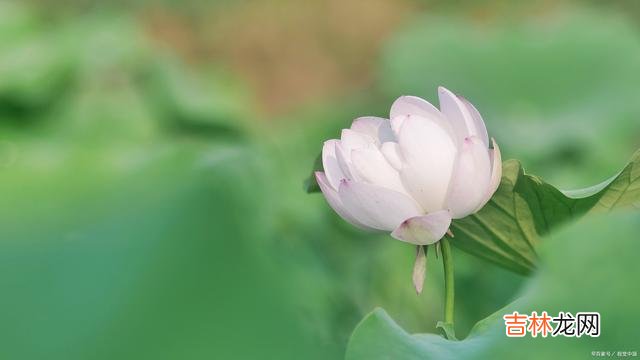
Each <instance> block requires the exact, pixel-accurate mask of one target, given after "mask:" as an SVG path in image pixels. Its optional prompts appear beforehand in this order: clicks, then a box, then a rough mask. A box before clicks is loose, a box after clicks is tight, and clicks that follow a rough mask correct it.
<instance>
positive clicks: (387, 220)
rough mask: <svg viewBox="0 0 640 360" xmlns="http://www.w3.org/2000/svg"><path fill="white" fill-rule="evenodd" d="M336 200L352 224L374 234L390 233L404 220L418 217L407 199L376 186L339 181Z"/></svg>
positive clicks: (415, 205)
mask: <svg viewBox="0 0 640 360" xmlns="http://www.w3.org/2000/svg"><path fill="white" fill-rule="evenodd" d="M338 196H339V197H340V200H341V201H342V204H344V208H345V209H346V210H347V211H348V213H349V214H351V215H352V216H353V217H354V218H355V219H356V220H358V221H359V222H360V223H362V224H364V225H366V226H368V227H371V228H374V229H378V230H386V231H392V230H393V229H395V228H396V227H398V225H400V223H401V222H403V221H404V220H406V219H408V218H411V217H414V216H418V215H421V214H422V209H420V206H419V205H418V204H416V202H415V201H414V200H413V199H411V198H410V197H408V196H407V195H404V194H402V193H399V192H397V191H394V190H389V189H385V188H383V187H380V186H376V185H371V184H365V183H362V182H356V181H349V180H343V181H342V182H341V183H340V188H339V190H338Z"/></svg>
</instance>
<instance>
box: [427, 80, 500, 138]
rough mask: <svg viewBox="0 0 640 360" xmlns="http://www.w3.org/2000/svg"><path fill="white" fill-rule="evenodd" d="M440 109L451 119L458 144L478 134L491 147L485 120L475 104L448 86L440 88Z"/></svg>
mask: <svg viewBox="0 0 640 360" xmlns="http://www.w3.org/2000/svg"><path fill="white" fill-rule="evenodd" d="M438 97H439V99H440V110H441V111H442V113H443V114H444V115H445V116H446V117H447V119H449V121H450V122H451V124H452V125H453V130H454V132H455V133H456V136H457V140H458V144H462V141H463V140H464V139H465V138H467V137H470V136H477V137H478V138H479V139H480V140H482V142H484V144H485V147H489V136H488V135H487V128H486V126H485V125H484V121H483V120H482V117H481V116H480V113H478V110H476V108H475V107H473V105H471V103H470V102H468V101H467V100H466V99H464V98H462V97H460V96H457V95H455V94H454V93H452V92H451V91H449V90H447V89H446V88H444V87H442V86H440V87H439V88H438Z"/></svg>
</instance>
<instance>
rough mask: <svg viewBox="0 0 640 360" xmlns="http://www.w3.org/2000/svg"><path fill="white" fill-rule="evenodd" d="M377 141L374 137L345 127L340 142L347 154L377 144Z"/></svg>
mask: <svg viewBox="0 0 640 360" xmlns="http://www.w3.org/2000/svg"><path fill="white" fill-rule="evenodd" d="M375 141H376V140H375V139H374V138H373V137H371V136H369V135H367V134H363V133H361V132H357V131H354V130H351V129H343V130H342V133H341V134H340V144H341V145H342V148H343V149H344V150H345V152H346V153H347V154H350V153H351V150H354V149H362V148H366V147H369V146H375Z"/></svg>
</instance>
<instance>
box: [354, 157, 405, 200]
mask: <svg viewBox="0 0 640 360" xmlns="http://www.w3.org/2000/svg"><path fill="white" fill-rule="evenodd" d="M351 168H352V169H353V170H354V172H355V173H357V177H358V178H359V179H361V180H362V181H364V182H367V183H369V184H373V185H378V186H382V187H385V188H387V189H391V190H395V191H398V192H401V193H405V194H406V190H405V189H404V187H403V186H402V181H400V175H399V174H398V171H397V170H396V169H394V168H393V167H392V166H391V165H390V164H389V162H388V161H387V159H385V157H384V155H382V153H381V152H380V150H378V149H377V148H375V147H370V148H367V149H358V150H353V151H352V152H351Z"/></svg>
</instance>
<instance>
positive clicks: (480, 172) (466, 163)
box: [447, 136, 491, 219]
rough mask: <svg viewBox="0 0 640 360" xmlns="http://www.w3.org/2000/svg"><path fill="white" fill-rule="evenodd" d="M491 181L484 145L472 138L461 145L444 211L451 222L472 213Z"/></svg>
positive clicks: (488, 161) (489, 166)
mask: <svg viewBox="0 0 640 360" xmlns="http://www.w3.org/2000/svg"><path fill="white" fill-rule="evenodd" d="M490 178H491V161H490V159H489V152H488V151H487V148H486V147H485V146H484V142H482V140H480V139H478V138H477V137H475V136H472V137H470V138H466V139H465V140H464V143H463V144H462V148H461V151H460V154H459V155H458V159H457V162H456V168H455V170H454V173H453V177H452V179H451V186H450V188H449V195H448V197H447V208H448V209H449V210H450V211H451V214H452V217H453V218H454V219H460V218H463V217H465V216H467V215H469V214H472V213H473V212H474V211H475V209H477V207H478V205H480V203H481V202H482V201H483V199H484V198H485V196H486V193H487V189H488V187H489V180H490Z"/></svg>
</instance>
